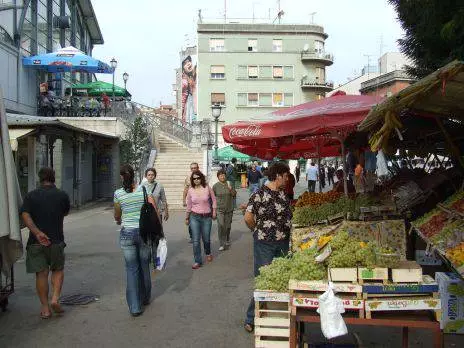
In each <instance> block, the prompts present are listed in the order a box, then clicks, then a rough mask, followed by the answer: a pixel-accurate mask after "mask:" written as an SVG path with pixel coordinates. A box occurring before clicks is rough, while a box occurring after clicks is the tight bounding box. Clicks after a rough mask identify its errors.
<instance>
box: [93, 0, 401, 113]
mask: <svg viewBox="0 0 464 348" xmlns="http://www.w3.org/2000/svg"><path fill="white" fill-rule="evenodd" d="M224 3H226V8H227V18H228V19H229V20H230V21H239V18H251V17H252V14H253V12H254V13H255V18H268V17H269V13H271V17H272V19H274V18H275V15H276V14H277V12H278V10H277V9H278V3H279V1H276V0H259V1H258V0H256V1H253V0H225V1H224V0H190V1H187V0H132V1H127V0H93V1H92V4H93V7H94V10H95V13H96V16H97V20H98V22H99V25H100V29H101V31H102V34H103V38H104V41H105V43H104V44H103V45H96V46H95V47H94V50H93V56H94V57H95V58H98V59H100V60H103V61H105V62H108V63H109V61H110V60H111V58H113V57H115V58H116V60H117V61H118V67H117V70H116V73H115V83H116V84H117V85H119V86H124V82H123V79H122V74H123V73H124V72H127V73H128V74H129V80H128V82H127V89H128V90H129V92H130V93H131V94H132V100H133V101H136V102H139V103H142V104H145V105H149V106H158V105H159V104H160V103H162V104H171V103H174V102H175V97H174V96H173V93H172V84H173V83H174V81H175V69H176V68H177V67H178V66H179V65H180V61H179V51H180V50H181V48H182V47H184V46H185V44H186V43H192V42H194V40H195V32H196V21H197V18H198V9H201V11H202V16H203V22H207V21H208V19H219V18H224ZM280 8H281V9H282V10H283V11H284V12H285V14H284V16H283V18H282V21H281V23H284V24H311V23H314V24H317V25H322V26H323V27H324V30H325V32H326V33H327V34H328V35H329V37H328V39H327V40H326V42H325V50H326V51H327V52H329V53H333V55H334V59H335V62H334V64H333V65H332V66H330V67H328V69H327V80H330V81H334V82H335V83H336V84H337V85H338V84H341V83H345V82H347V81H348V78H350V77H351V78H352V77H354V76H357V75H359V74H360V71H361V69H362V67H363V66H366V65H367V64H368V60H370V65H376V64H377V59H378V57H379V55H380V53H381V52H382V53H386V52H395V51H398V50H399V49H398V46H397V40H398V39H399V38H401V36H402V35H403V31H402V29H401V26H400V24H399V23H398V20H397V15H396V13H395V11H394V10H393V8H392V7H391V5H389V4H388V1H387V0H351V1H346V0H319V1H311V0H281V1H280ZM272 19H271V21H272ZM368 56H370V57H368ZM98 78H99V79H101V80H104V81H107V82H111V81H112V76H111V75H102V74H101V75H98Z"/></svg>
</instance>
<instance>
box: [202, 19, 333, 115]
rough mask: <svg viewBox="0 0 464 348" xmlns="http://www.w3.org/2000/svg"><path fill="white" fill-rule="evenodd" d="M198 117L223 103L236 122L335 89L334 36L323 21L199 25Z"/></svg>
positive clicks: (307, 99) (227, 112) (316, 97)
mask: <svg viewBox="0 0 464 348" xmlns="http://www.w3.org/2000/svg"><path fill="white" fill-rule="evenodd" d="M197 33H198V49H197V50H198V53H197V54H198V63H197V64H198V68H197V75H196V81H197V119H203V118H210V117H211V105H212V104H220V105H222V106H223V109H222V113H221V120H222V121H224V122H225V123H233V122H236V121H239V120H247V119H249V118H250V117H252V116H257V115H263V114H266V113H269V112H272V111H275V110H277V109H280V108H284V107H291V106H294V105H298V104H301V103H304V102H308V101H311V100H315V99H320V98H323V97H324V96H325V94H326V93H327V92H329V91H331V90H332V88H333V83H331V82H328V81H327V80H326V67H327V66H330V65H332V64H333V56H332V55H331V54H330V53H327V52H326V51H325V49H324V47H325V40H326V39H327V37H328V35H327V34H326V33H325V32H324V29H323V27H321V26H317V25H286V24H240V23H227V24H225V23H224V24H215V23H199V24H198V26H197Z"/></svg>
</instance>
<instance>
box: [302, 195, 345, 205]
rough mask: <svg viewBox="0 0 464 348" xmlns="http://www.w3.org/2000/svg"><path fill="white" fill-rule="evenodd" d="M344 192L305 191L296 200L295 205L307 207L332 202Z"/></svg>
mask: <svg viewBox="0 0 464 348" xmlns="http://www.w3.org/2000/svg"><path fill="white" fill-rule="evenodd" d="M342 195H343V193H340V192H336V191H328V192H308V191H306V192H304V193H303V194H302V195H301V196H300V197H299V198H298V201H297V202H296V204H295V206H297V207H305V206H307V205H321V204H324V203H332V202H335V201H336V200H337V199H339V198H340V197H341V196H342Z"/></svg>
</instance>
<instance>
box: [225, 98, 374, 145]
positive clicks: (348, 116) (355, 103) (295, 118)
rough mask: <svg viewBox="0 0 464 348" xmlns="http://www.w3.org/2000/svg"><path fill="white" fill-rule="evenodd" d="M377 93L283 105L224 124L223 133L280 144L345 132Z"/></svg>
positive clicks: (234, 139) (230, 138)
mask: <svg viewBox="0 0 464 348" xmlns="http://www.w3.org/2000/svg"><path fill="white" fill-rule="evenodd" d="M380 101H381V98H380V97H375V96H366V95H336V96H332V97H329V98H325V99H321V100H317V101H313V102H309V103H305V104H300V105H297V106H294V107H291V108H283V109H280V110H278V111H275V112H273V113H270V114H268V115H265V116H263V117H259V118H256V119H253V118H252V119H251V120H250V121H242V122H237V123H234V124H230V125H226V126H224V127H223V128H222V134H223V137H224V139H225V141H226V142H228V143H231V144H242V145H249V146H256V147H260V148H265V149H274V148H279V147H280V146H283V145H290V144H294V143H297V142H299V141H300V139H301V138H304V137H306V136H308V135H312V136H314V135H327V134H331V133H332V132H339V133H343V134H346V133H348V132H351V131H354V130H355V129H356V127H357V125H358V124H359V123H360V122H361V121H362V120H363V119H364V118H365V117H366V115H367V114H368V112H369V111H370V109H371V108H372V107H373V106H374V105H376V104H378V103H379V102H380Z"/></svg>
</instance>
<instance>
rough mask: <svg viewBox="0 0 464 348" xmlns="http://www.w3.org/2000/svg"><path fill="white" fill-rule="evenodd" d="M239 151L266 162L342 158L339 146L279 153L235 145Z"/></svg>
mask: <svg viewBox="0 0 464 348" xmlns="http://www.w3.org/2000/svg"><path fill="white" fill-rule="evenodd" d="M233 146H234V148H235V149H237V151H240V152H242V153H245V154H247V155H250V156H253V157H256V158H259V159H262V160H265V161H271V160H273V159H274V158H280V159H284V160H298V159H300V158H304V159H310V158H323V157H336V156H341V149H340V146H339V145H338V146H337V145H331V146H325V147H322V148H320V149H319V150H318V149H317V148H310V149H305V150H292V151H289V152H282V151H278V149H276V148H274V149H264V148H257V147H255V146H250V145H233Z"/></svg>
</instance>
